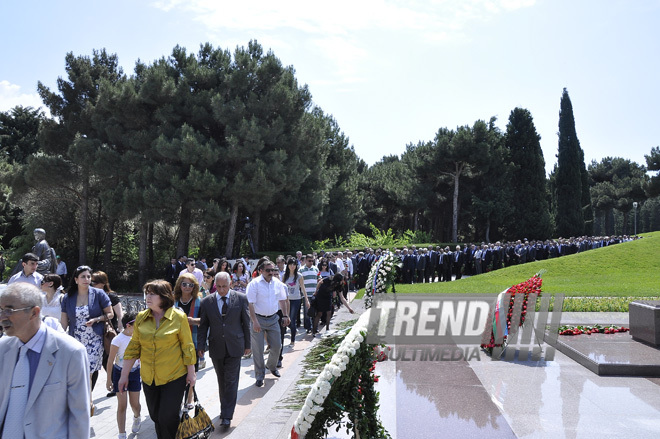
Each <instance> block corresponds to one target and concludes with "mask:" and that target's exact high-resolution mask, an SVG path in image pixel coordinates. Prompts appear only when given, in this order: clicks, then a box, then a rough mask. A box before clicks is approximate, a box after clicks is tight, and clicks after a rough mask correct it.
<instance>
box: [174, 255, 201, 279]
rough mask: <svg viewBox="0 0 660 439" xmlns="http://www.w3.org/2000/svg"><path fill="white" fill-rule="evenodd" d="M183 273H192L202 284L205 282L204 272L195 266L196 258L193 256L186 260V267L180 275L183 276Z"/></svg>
mask: <svg viewBox="0 0 660 439" xmlns="http://www.w3.org/2000/svg"><path fill="white" fill-rule="evenodd" d="M183 273H190V274H192V275H193V276H195V278H196V279H197V282H199V284H200V285H201V284H202V282H204V273H203V272H202V270H200V269H199V268H197V267H195V260H194V259H193V258H188V260H187V261H186V269H185V270H181V273H179V276H178V277H181V275H182V274H183Z"/></svg>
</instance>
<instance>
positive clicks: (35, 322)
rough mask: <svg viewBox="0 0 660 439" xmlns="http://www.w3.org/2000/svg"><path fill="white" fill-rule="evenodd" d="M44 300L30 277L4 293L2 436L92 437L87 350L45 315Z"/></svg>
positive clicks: (0, 318) (0, 302) (0, 313)
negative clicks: (48, 323)
mask: <svg viewBox="0 0 660 439" xmlns="http://www.w3.org/2000/svg"><path fill="white" fill-rule="evenodd" d="M41 304H42V298H41V292H40V291H39V289H38V288H37V287H35V286H33V285H30V284H28V283H24V282H19V283H15V284H12V285H10V286H8V287H7V289H6V290H4V291H3V292H2V293H1V294H0V325H2V326H3V328H4V329H5V334H6V335H5V337H2V338H0V370H2V374H0V437H3V438H24V437H25V438H33V437H35V438H36V437H70V438H83V437H89V427H90V425H89V395H90V393H89V392H90V388H89V362H88V360H87V351H86V350H85V347H84V346H83V345H82V344H81V343H80V342H78V341H77V340H76V339H74V338H73V337H69V336H68V335H66V334H63V333H59V332H57V331H54V330H52V329H51V328H49V327H47V326H46V324H44V323H43V322H42V321H41V316H40V314H41Z"/></svg>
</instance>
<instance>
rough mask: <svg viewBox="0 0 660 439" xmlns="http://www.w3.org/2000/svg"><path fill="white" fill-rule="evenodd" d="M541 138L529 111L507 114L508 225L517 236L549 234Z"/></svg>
mask: <svg viewBox="0 0 660 439" xmlns="http://www.w3.org/2000/svg"><path fill="white" fill-rule="evenodd" d="M540 140H541V136H539V135H538V134H537V132H536V127H535V126H534V120H533V118H532V114H531V113H530V112H529V111H528V110H525V109H523V108H515V109H514V110H513V111H512V112H511V114H510V115H509V123H508V124H507V127H506V141H505V145H506V149H507V151H508V152H509V159H510V161H511V164H512V166H513V169H512V170H511V172H510V173H509V174H508V175H510V180H511V181H510V188H511V191H512V192H513V194H514V196H513V197H512V201H513V203H512V210H513V212H512V214H511V216H510V219H511V221H513V222H514V224H510V226H509V228H510V229H513V230H516V232H517V233H518V234H519V236H520V237H526V238H529V239H547V237H548V236H550V235H551V233H552V228H551V227H552V225H551V220H550V210H549V206H548V202H547V197H546V190H547V189H546V186H547V185H546V176H545V160H544V159H543V151H542V150H541V143H540ZM501 202H502V203H504V202H505V200H502V201H501Z"/></svg>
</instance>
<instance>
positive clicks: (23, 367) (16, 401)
mask: <svg viewBox="0 0 660 439" xmlns="http://www.w3.org/2000/svg"><path fill="white" fill-rule="evenodd" d="M27 351H28V348H27V346H25V345H23V346H21V349H20V351H19V355H18V361H17V362H16V366H15V367H14V375H13V377H12V379H11V391H10V392H9V405H8V407H7V414H6V416H5V425H4V428H3V429H2V437H6V438H24V437H25V432H24V431H23V420H24V416H25V406H26V405H27V400H28V392H29V386H30V363H29V362H28V359H27Z"/></svg>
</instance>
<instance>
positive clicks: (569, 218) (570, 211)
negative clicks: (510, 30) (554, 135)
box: [555, 88, 584, 237]
mask: <svg viewBox="0 0 660 439" xmlns="http://www.w3.org/2000/svg"><path fill="white" fill-rule="evenodd" d="M582 167H584V153H583V152H582V150H581V148H580V141H579V140H578V138H577V133H576V132H575V119H574V118H573V105H572V104H571V99H570V97H569V96H568V91H567V90H566V89H565V88H564V92H563V93H562V96H561V104H560V111H559V151H558V154H557V172H556V174H555V185H556V186H555V190H556V192H555V196H556V199H557V212H556V217H555V224H556V234H557V236H564V237H569V236H580V235H582V233H583V232H584V215H583V212H582V208H583V204H582V173H581V169H582Z"/></svg>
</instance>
